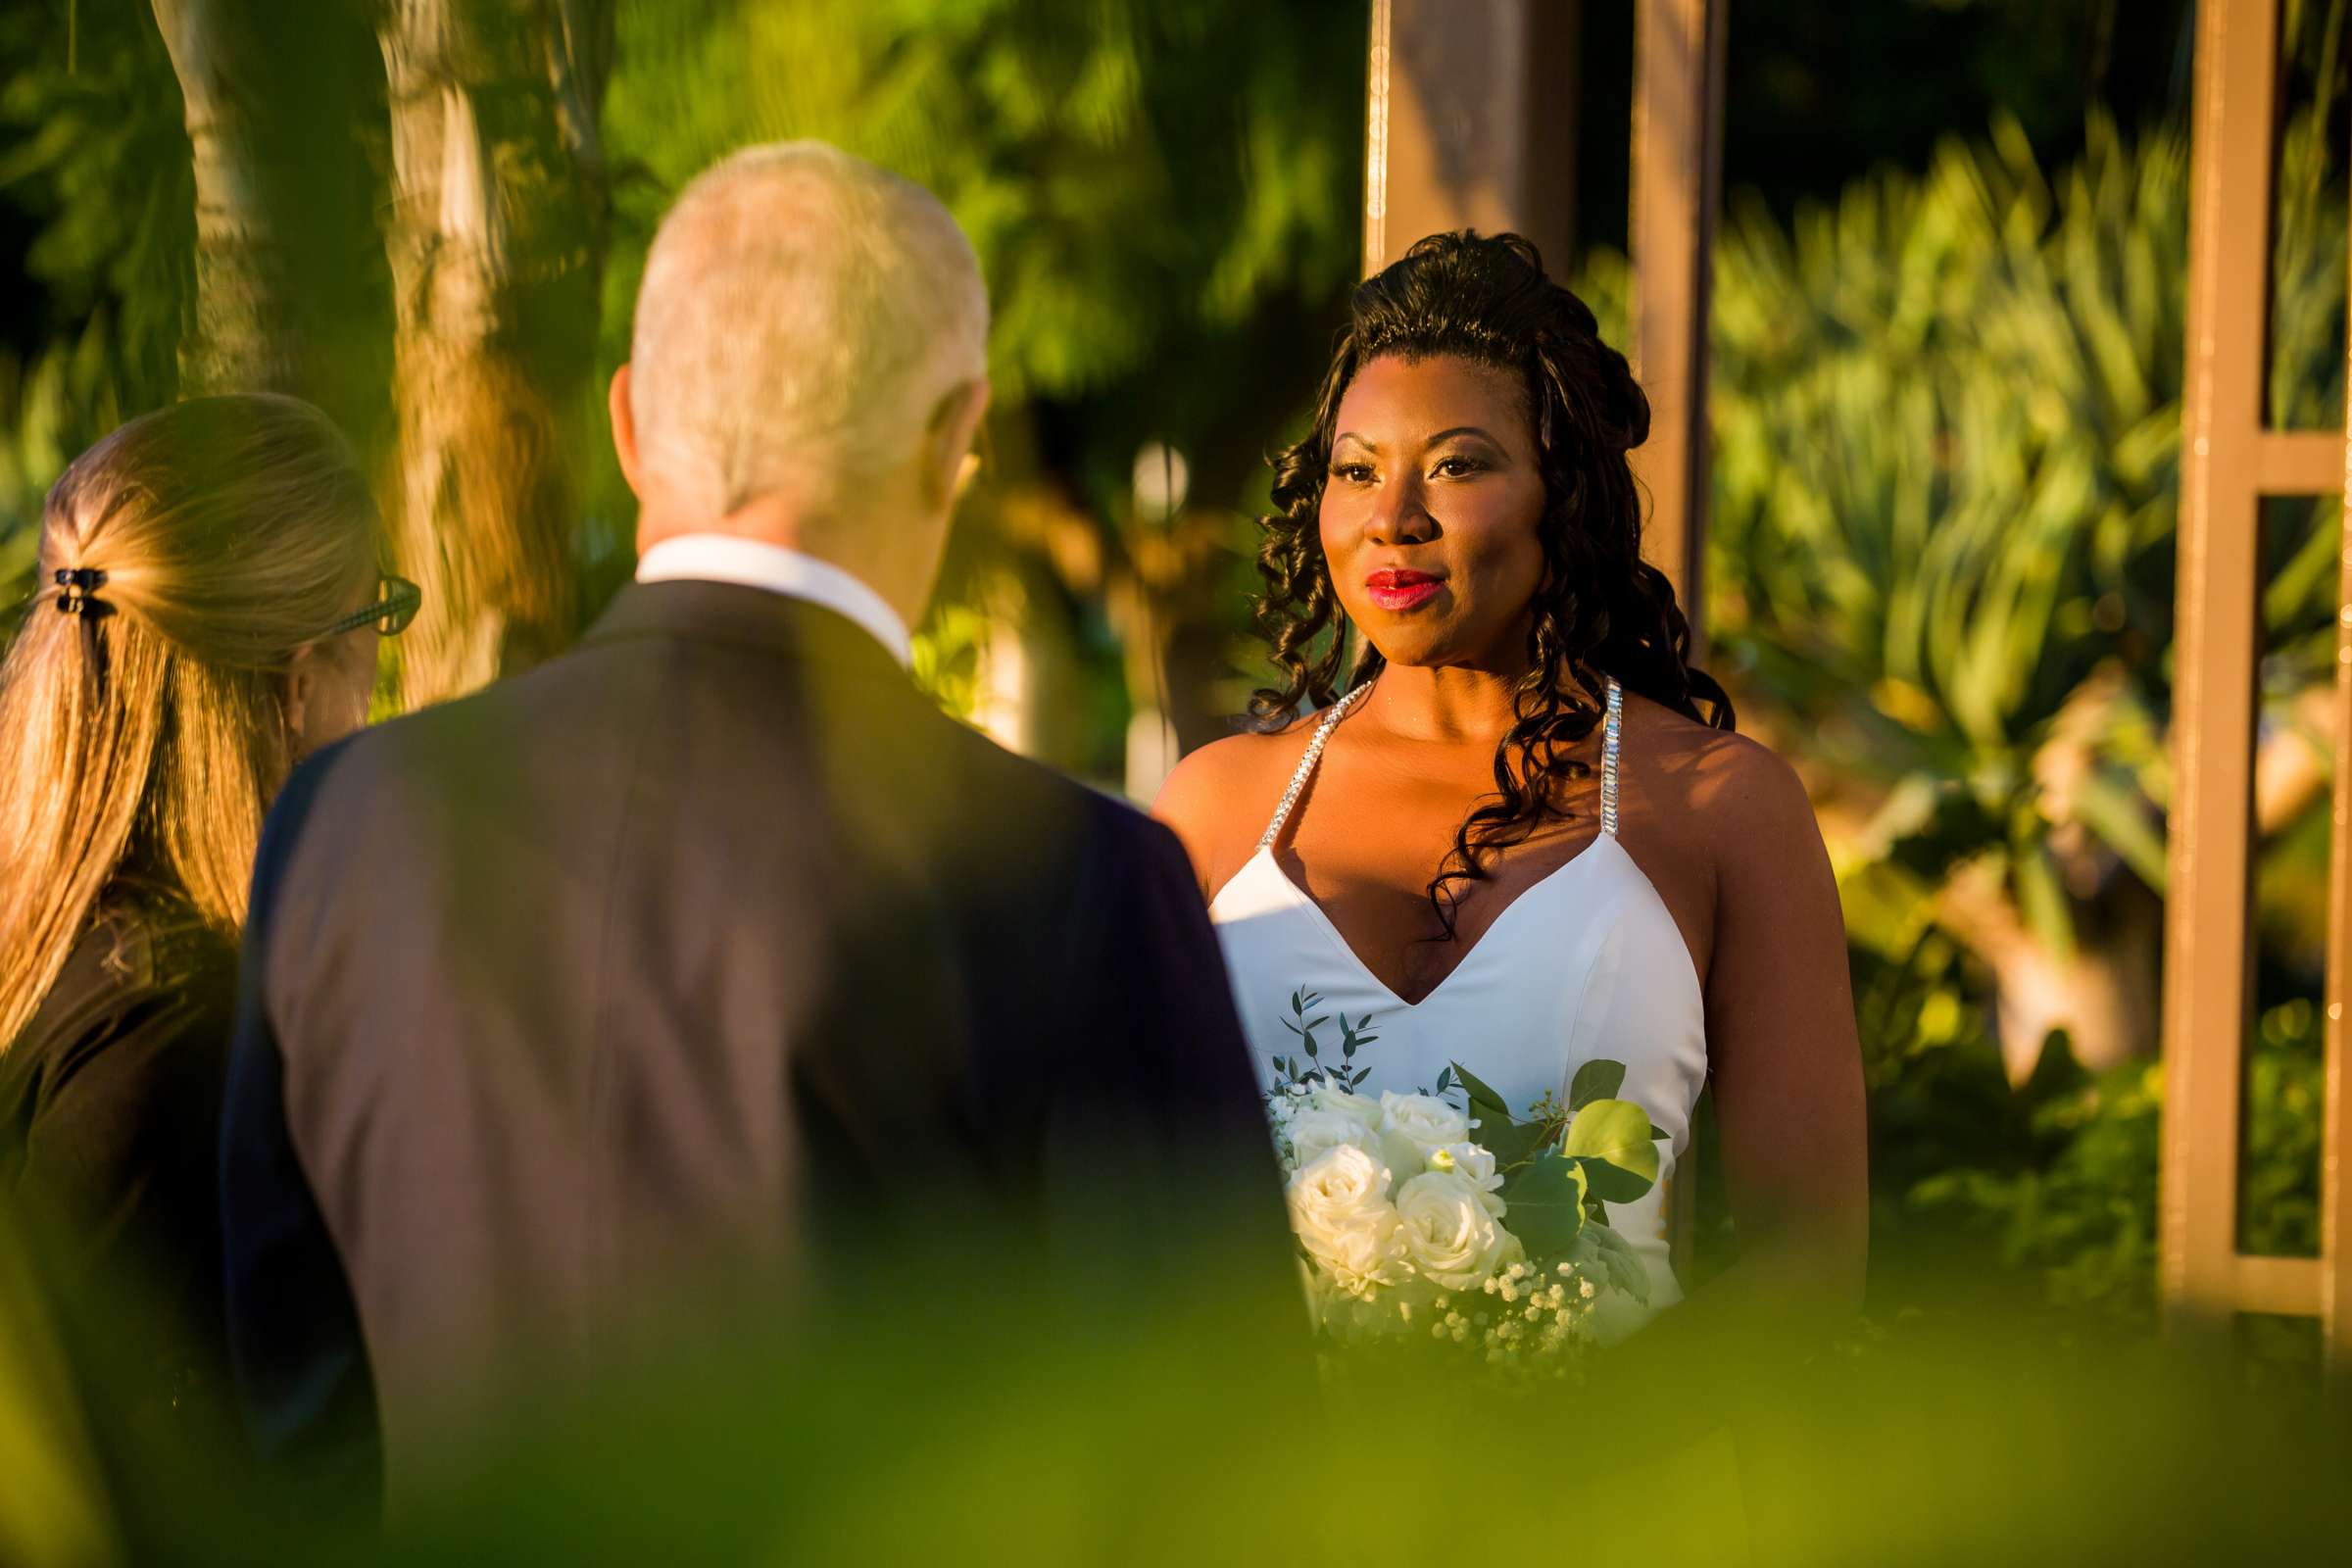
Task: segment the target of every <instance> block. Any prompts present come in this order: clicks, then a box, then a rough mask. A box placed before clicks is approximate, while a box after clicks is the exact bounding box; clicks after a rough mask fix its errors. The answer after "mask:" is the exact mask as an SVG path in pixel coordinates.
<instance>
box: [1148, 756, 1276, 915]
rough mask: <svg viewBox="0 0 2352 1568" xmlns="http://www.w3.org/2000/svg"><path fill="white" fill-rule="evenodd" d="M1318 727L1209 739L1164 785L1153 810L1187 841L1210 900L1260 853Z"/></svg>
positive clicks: (1183, 762) (1197, 873) (1196, 870)
mask: <svg viewBox="0 0 2352 1568" xmlns="http://www.w3.org/2000/svg"><path fill="white" fill-rule="evenodd" d="M1313 729H1314V726H1313V725H1312V724H1310V723H1307V722H1306V721H1304V720H1299V721H1297V722H1294V723H1292V724H1289V725H1287V726H1285V727H1284V728H1282V729H1279V730H1270V731H1250V732H1248V733H1245V734H1240V735H1228V736H1227V737H1225V738H1224V739H1223V740H1220V741H1211V742H1209V743H1208V744H1207V745H1206V746H1203V747H1201V749H1200V750H1198V751H1196V752H1194V753H1192V754H1191V755H1189V756H1187V757H1186V758H1185V760H1183V761H1181V762H1179V763H1177V764H1176V770H1175V771H1174V772H1172V773H1170V774H1169V775H1168V781H1167V782H1166V783H1165V784H1163V785H1161V786H1160V790H1159V798H1158V799H1157V800H1155V801H1153V802H1152V815H1153V816H1155V817H1157V818H1159V820H1160V821H1162V822H1164V823H1166V824H1167V825H1168V826H1169V827H1170V828H1171V829H1173V830H1174V831H1175V834H1176V837H1177V838H1178V839H1180V840H1182V841H1183V844H1184V850H1185V854H1187V855H1188V856H1190V857H1191V858H1192V861H1193V874H1194V876H1195V877H1196V878H1197V879H1198V880H1199V882H1200V884H1201V894H1202V896H1203V897H1213V896H1214V894H1215V892H1216V890H1217V889H1218V888H1221V887H1223V886H1224V885H1225V882H1226V879H1227V878H1229V877H1231V876H1232V875H1233V873H1234V872H1236V871H1238V870H1240V869H1241V868H1242V862H1243V861H1245V860H1247V859H1249V858H1250V855H1251V854H1253V853H1254V852H1255V850H1256V847H1257V841H1258V837H1259V836H1260V835H1261V834H1263V833H1264V832H1265V828H1266V823H1267V821H1268V820H1269V819H1270V818H1271V817H1272V816H1273V814H1274V806H1275V803H1276V802H1278V801H1280V800H1281V799H1282V791H1283V787H1284V786H1285V785H1286V784H1288V783H1289V782H1290V778H1291V772H1292V770H1293V769H1294V768H1296V767H1297V766H1298V765H1299V757H1300V756H1301V755H1302V754H1303V753H1304V752H1305V750H1306V743H1307V738H1308V736H1309V735H1310V734H1311V733H1312V732H1313Z"/></svg>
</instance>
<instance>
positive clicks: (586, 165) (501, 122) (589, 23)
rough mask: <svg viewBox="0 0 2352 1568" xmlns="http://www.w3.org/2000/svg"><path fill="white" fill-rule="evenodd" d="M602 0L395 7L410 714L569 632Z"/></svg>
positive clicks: (598, 239) (587, 350)
mask: <svg viewBox="0 0 2352 1568" xmlns="http://www.w3.org/2000/svg"><path fill="white" fill-rule="evenodd" d="M612 40H613V15H612V6H611V3H610V0H390V3H389V4H388V5H387V6H386V8H385V10H384V12H383V13H382V17H381V22H380V25H379V31H378V43H379V45H380V47H381V49H382V51H383V59H384V71H385V78H386V83H387V89H388V95H389V102H390V119H391V127H392V171H393V201H392V206H391V212H390V216H389V219H388V222H387V232H386V236H385V243H386V249H387V252H388V254H389V257H390V260H391V268H392V282H393V300H394V307H395V325H394V403H395V405H396V408H397V412H398V417H399V430H400V457H399V473H398V477H397V480H396V482H395V483H394V485H393V486H392V489H393V491H394V499H393V507H392V511H393V512H394V514H395V522H394V530H395V536H396V539H397V541H398V543H397V553H398V556H399V559H400V561H401V563H402V564H403V569H404V570H405V571H406V572H407V573H408V575H410V576H412V577H415V578H416V579H417V581H418V582H419V583H421V584H422V585H423V586H424V589H425V600H424V608H423V610H422V612H421V613H419V615H418V617H417V623H416V625H415V626H414V627H412V628H411V630H410V632H409V634H408V636H407V637H406V638H404V639H403V643H404V646H403V648H402V650H401V652H402V658H403V668H402V675H403V680H404V683H405V687H406V695H407V697H408V698H409V700H410V701H412V702H422V701H432V700H436V699H439V698H444V697H449V696H454V695H457V694H459V693H462V692H465V691H467V690H470V689H472V688H473V687H476V686H479V685H481V684H483V683H484V682H486V681H488V680H490V679H491V678H493V677H494V676H496V675H498V674H499V673H501V672H502V671H507V670H513V669H515V668H519V667H523V666H525V665H528V664H530V663H533V662H537V661H538V660H540V659H542V658H545V657H546V656H547V655H549V654H551V653H553V652H555V651H556V650H557V649H559V648H561V647H562V646H563V645H564V643H565V642H567V641H568V640H569V639H570V636H571V634H572V630H573V615H574V608H573V599H574V595H573V572H572V566H571V561H570V541H571V532H572V525H573V521H574V515H575V513H576V510H577V501H576V497H577V491H576V487H575V484H574V481H573V478H572V475H573V474H574V473H575V472H576V471H577V467H578V464H577V460H576V453H577V451H578V448H579V440H578V437H579V435H580V432H581V430H582V427H583V425H584V424H585V422H586V416H587V410H588V407H589V404H590V402H591V392H592V389H591V387H590V385H589V381H590V376H591V373H592V371H593V369H594V362H595V352H596V321H597V314H598V305H599V291H600V285H601V278H602V270H603V262H604V244H605V228H606V223H605V177H604V161H603V153H602V149H601V147H600V145H599V142H598V137H597V121H598V115H599V110H600V106H601V104H602V101H603V97H604V87H605V81H606V77H607V75H608V73H609V72H610V67H611V59H612Z"/></svg>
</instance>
